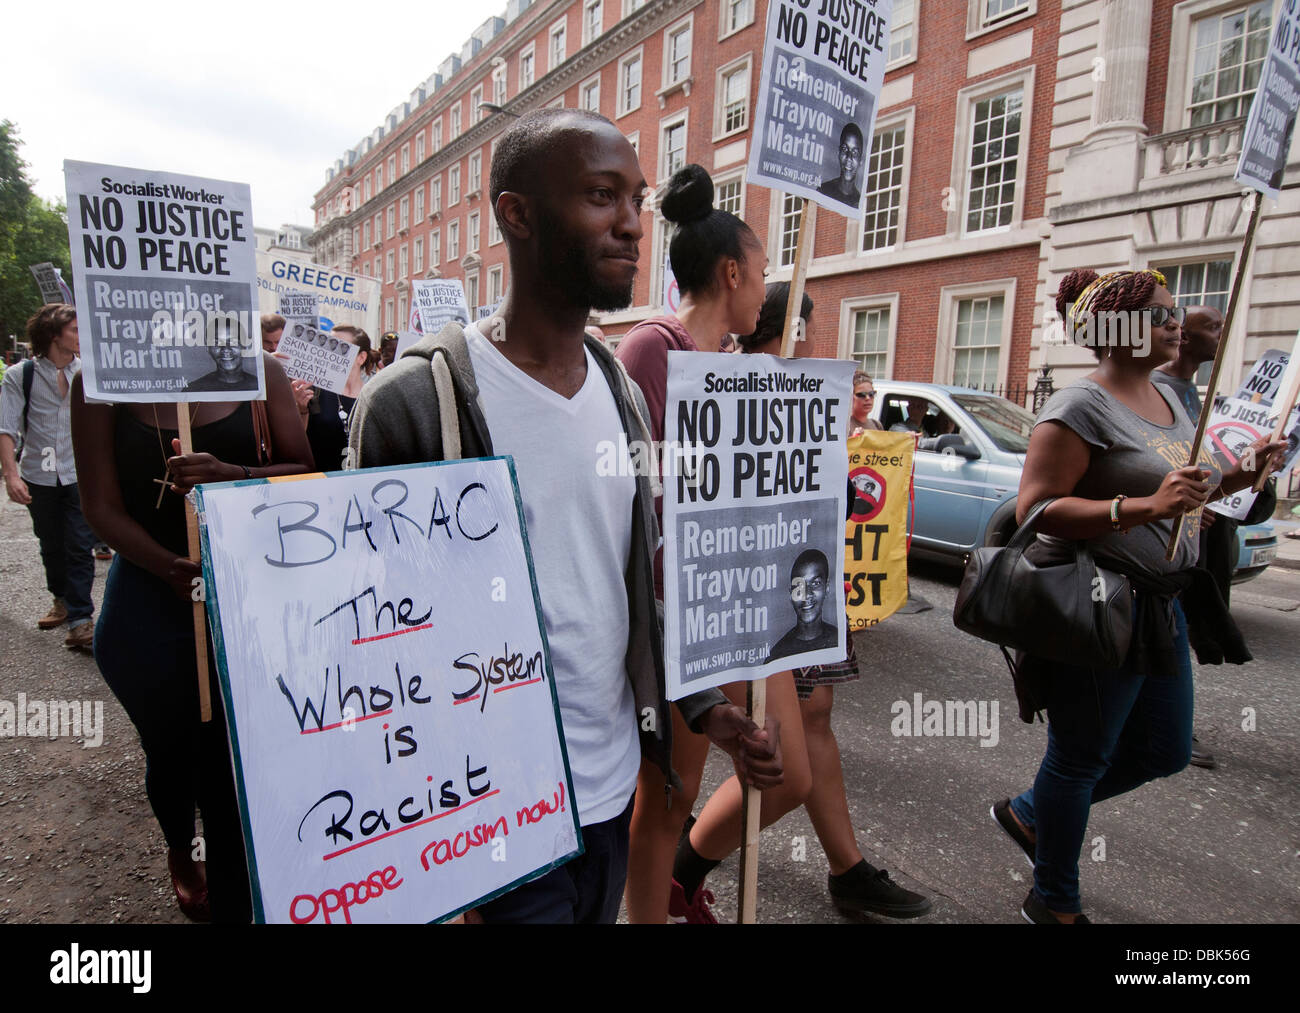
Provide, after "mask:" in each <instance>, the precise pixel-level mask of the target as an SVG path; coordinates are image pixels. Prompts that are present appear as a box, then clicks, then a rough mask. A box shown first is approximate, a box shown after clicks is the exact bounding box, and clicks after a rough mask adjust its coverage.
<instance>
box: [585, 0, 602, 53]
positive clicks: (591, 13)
mask: <svg viewBox="0 0 1300 1013" xmlns="http://www.w3.org/2000/svg"><path fill="white" fill-rule="evenodd" d="M604 20H605V5H604V3H603V2H602V0H585V3H583V5H582V44H583V45H584V46H585V45H587V44H588V43H590V42H591V41H592V40H593V39H598V38H600V34H601V30H602V29H603V27H604Z"/></svg>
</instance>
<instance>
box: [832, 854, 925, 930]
mask: <svg viewBox="0 0 1300 1013" xmlns="http://www.w3.org/2000/svg"><path fill="white" fill-rule="evenodd" d="M826 885H827V888H828V889H829V890H830V892H831V900H832V901H834V903H835V906H836V907H837V908H839V910H840V911H843V912H851V913H854V914H861V913H862V912H864V911H865V912H870V913H871V914H877V915H884V916H885V917H886V918H919V917H920V916H921V915H923V914H926V913H927V912H928V911H929V910H930V908H931V906H932V905H931V904H930V899H929V898H928V897H922V896H921V895H920V894H919V893H913V892H912V891H911V890H904V889H903V888H902V887H901V886H899V885H898V884H897V883H895V882H894V881H893V880H892V879H890V878H889V873H888V872H886V871H885V870H884V869H877V868H876V867H875V866H873V865H869V864H868V863H867V860H866V859H865V858H864V859H863V860H862V861H861V862H859V863H858V864H857V865H855V866H854V867H853V868H852V869H850V870H849V871H848V872H846V873H844V875H842V876H827V877H826Z"/></svg>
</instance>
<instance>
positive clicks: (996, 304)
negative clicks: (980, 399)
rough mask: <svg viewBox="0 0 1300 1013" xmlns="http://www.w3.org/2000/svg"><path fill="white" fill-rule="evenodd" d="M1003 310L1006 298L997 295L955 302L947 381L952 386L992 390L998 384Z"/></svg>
mask: <svg viewBox="0 0 1300 1013" xmlns="http://www.w3.org/2000/svg"><path fill="white" fill-rule="evenodd" d="M1005 309H1006V307H1005V300H1004V299H1003V297H1002V296H1000V295H991V296H978V297H975V298H971V299H961V300H959V301H958V303H957V319H956V327H955V330H954V331H953V336H952V346H953V347H952V379H951V380H950V381H949V382H950V383H952V384H953V385H954V386H957V387H974V388H975V389H976V390H992V389H993V388H995V387H996V386H997V385H998V377H999V371H998V366H999V361H998V360H999V355H1000V353H1001V350H1002V322H1003V321H1002V316H1003V313H1004V312H1005Z"/></svg>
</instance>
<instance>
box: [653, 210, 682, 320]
mask: <svg viewBox="0 0 1300 1013" xmlns="http://www.w3.org/2000/svg"><path fill="white" fill-rule="evenodd" d="M676 231H677V226H676V225H674V224H673V223H672V222H670V221H668V219H666V218H664V217H663V215H660V214H655V216H654V241H653V242H652V243H651V247H650V255H651V258H652V260H653V263H652V264H651V265H650V305H651V306H662V305H663V304H664V267H665V265H667V263H668V247H669V246H670V245H671V244H672V241H673V233H675V232H676Z"/></svg>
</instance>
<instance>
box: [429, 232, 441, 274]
mask: <svg viewBox="0 0 1300 1013" xmlns="http://www.w3.org/2000/svg"><path fill="white" fill-rule="evenodd" d="M441 263H442V229H434V230H433V231H432V232H430V233H429V266H430V267H437V266H438V265H439V264H441Z"/></svg>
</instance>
